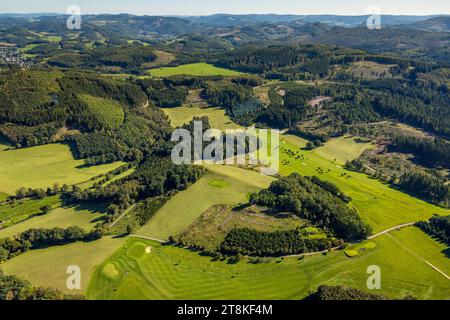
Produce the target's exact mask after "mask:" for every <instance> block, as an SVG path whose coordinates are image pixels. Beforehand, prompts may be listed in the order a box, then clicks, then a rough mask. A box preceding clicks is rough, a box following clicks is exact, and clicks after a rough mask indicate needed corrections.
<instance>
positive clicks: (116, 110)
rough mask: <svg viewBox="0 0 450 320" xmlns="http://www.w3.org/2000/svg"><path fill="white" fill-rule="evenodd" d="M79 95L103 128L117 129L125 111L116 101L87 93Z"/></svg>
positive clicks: (121, 122)
mask: <svg viewBox="0 0 450 320" xmlns="http://www.w3.org/2000/svg"><path fill="white" fill-rule="evenodd" d="M79 97H80V99H81V101H83V102H84V103H86V104H87V106H88V108H89V111H90V112H91V113H92V114H93V115H94V117H95V119H97V121H98V122H99V123H100V125H101V126H102V127H103V128H106V129H117V128H119V127H120V126H121V125H122V124H123V121H124V119H125V112H124V110H123V107H122V105H121V104H120V103H118V102H117V101H115V100H111V99H105V98H101V97H94V96H90V95H87V94H81V95H79Z"/></svg>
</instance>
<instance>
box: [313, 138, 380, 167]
mask: <svg viewBox="0 0 450 320" xmlns="http://www.w3.org/2000/svg"><path fill="white" fill-rule="evenodd" d="M355 139H357V138H355V137H350V136H343V137H339V138H334V139H331V140H330V141H328V142H327V143H326V144H325V145H324V146H323V147H320V148H318V149H316V153H317V154H319V155H320V156H322V157H324V158H326V159H333V160H334V159H336V163H337V164H340V165H344V164H345V163H346V162H347V161H350V160H354V159H356V158H358V157H359V156H360V155H361V154H362V153H363V152H364V150H367V149H373V148H375V145H373V144H372V143H370V142H367V143H359V142H356V141H355Z"/></svg>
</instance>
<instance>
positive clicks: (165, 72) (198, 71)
mask: <svg viewBox="0 0 450 320" xmlns="http://www.w3.org/2000/svg"><path fill="white" fill-rule="evenodd" d="M148 73H149V74H150V75H152V76H154V77H158V78H164V77H170V76H176V75H190V76H200V77H201V76H203V77H205V76H239V75H243V73H241V72H238V71H234V70H229V69H224V68H218V67H215V66H213V65H211V64H208V63H192V64H184V65H181V66H177V67H166V68H159V69H151V70H148Z"/></svg>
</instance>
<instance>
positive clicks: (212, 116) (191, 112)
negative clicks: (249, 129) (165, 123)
mask: <svg viewBox="0 0 450 320" xmlns="http://www.w3.org/2000/svg"><path fill="white" fill-rule="evenodd" d="M162 110H163V111H164V112H165V113H166V114H167V116H168V117H169V119H170V123H171V124H172V126H173V127H181V126H182V125H184V124H186V123H189V122H190V121H191V120H192V119H193V118H194V117H208V119H209V124H210V125H211V128H215V129H219V130H226V129H239V128H241V126H239V125H237V124H236V123H234V122H233V121H232V120H231V119H230V117H228V116H227V115H226V114H225V110H223V109H221V108H212V107H210V108H198V107H178V108H164V109H162Z"/></svg>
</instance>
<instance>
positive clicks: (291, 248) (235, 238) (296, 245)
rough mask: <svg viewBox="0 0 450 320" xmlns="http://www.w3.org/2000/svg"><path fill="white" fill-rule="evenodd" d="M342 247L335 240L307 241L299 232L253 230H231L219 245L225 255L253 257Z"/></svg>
mask: <svg viewBox="0 0 450 320" xmlns="http://www.w3.org/2000/svg"><path fill="white" fill-rule="evenodd" d="M342 245H343V242H342V241H338V240H335V239H308V238H305V237H304V236H302V234H301V232H300V231H299V230H286V231H274V232H261V231H256V230H253V229H233V230H231V231H230V232H229V233H228V234H227V236H226V237H225V240H224V241H223V242H222V244H221V245H220V251H221V252H223V253H225V254H243V255H254V256H286V255H292V254H301V253H308V252H318V251H325V250H331V249H332V248H335V247H340V246H342Z"/></svg>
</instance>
